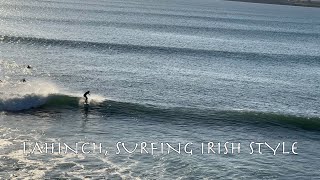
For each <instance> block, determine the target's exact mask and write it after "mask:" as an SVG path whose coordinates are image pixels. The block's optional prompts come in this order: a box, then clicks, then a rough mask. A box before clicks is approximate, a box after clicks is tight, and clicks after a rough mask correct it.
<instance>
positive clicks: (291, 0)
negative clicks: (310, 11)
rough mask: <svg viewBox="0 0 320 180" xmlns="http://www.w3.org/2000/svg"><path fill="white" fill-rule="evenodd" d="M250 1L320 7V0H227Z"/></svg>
mask: <svg viewBox="0 0 320 180" xmlns="http://www.w3.org/2000/svg"><path fill="white" fill-rule="evenodd" d="M227 1H241V2H251V3H265V4H280V5H291V6H306V7H318V8H319V7H320V0H227Z"/></svg>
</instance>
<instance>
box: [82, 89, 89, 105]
mask: <svg viewBox="0 0 320 180" xmlns="http://www.w3.org/2000/svg"><path fill="white" fill-rule="evenodd" d="M87 95H90V91H87V92H86V93H84V95H83V97H84V98H86V100H85V101H84V102H85V103H86V104H88V97H87Z"/></svg>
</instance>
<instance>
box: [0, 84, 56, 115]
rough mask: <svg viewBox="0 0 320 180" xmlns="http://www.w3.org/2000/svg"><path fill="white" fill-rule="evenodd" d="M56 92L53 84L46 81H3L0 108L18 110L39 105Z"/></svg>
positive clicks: (0, 88) (0, 89)
mask: <svg viewBox="0 0 320 180" xmlns="http://www.w3.org/2000/svg"><path fill="white" fill-rule="evenodd" d="M58 92H59V89H58V88H57V87H56V86H55V84H53V83H51V82H48V81H42V80H35V81H30V82H25V83H22V82H21V83H11V82H3V83H1V86H0V96H1V99H0V110H2V111H3V110H5V111H18V110H24V109H30V108H34V107H39V106H41V105H43V104H45V103H46V101H47V97H48V96H49V95H50V94H55V93H58Z"/></svg>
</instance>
